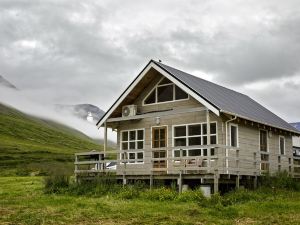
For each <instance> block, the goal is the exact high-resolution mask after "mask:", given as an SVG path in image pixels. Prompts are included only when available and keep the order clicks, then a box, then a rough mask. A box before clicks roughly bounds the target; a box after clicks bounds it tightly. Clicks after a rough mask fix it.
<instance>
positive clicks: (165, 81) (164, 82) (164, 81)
mask: <svg viewBox="0 0 300 225" xmlns="http://www.w3.org/2000/svg"><path fill="white" fill-rule="evenodd" d="M162 84H172V82H171V81H170V80H169V79H167V78H165V77H164V78H163V79H162V81H161V82H159V84H158V85H162Z"/></svg>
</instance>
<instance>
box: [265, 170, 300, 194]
mask: <svg viewBox="0 0 300 225" xmlns="http://www.w3.org/2000/svg"><path fill="white" fill-rule="evenodd" d="M261 185H262V186H263V187H268V188H278V189H287V190H295V191H300V183H299V181H297V180H295V179H293V178H292V177H291V176H290V175H289V174H288V172H287V171H283V172H277V173H276V174H274V175H270V174H266V175H265V176H263V177H262V179H261Z"/></svg>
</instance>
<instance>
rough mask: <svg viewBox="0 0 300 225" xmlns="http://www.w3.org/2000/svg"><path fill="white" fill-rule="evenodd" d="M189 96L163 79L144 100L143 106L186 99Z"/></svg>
mask: <svg viewBox="0 0 300 225" xmlns="http://www.w3.org/2000/svg"><path fill="white" fill-rule="evenodd" d="M188 98H189V96H188V94H187V93H185V92H184V91H183V90H181V89H180V88H179V87H177V86H176V85H175V84H174V83H172V82H171V81H170V80H168V79H167V78H163V79H162V80H161V81H160V82H159V83H158V84H157V85H156V86H155V88H154V89H153V90H152V92H151V93H150V94H149V95H148V96H147V97H146V99H145V100H144V104H145V105H149V104H155V103H162V102H172V101H178V100H185V99H188Z"/></svg>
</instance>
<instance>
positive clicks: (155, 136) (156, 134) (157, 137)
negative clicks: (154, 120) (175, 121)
mask: <svg viewBox="0 0 300 225" xmlns="http://www.w3.org/2000/svg"><path fill="white" fill-rule="evenodd" d="M154 140H159V129H155V128H154Z"/></svg>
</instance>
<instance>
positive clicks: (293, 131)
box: [220, 109, 300, 135]
mask: <svg viewBox="0 0 300 225" xmlns="http://www.w3.org/2000/svg"><path fill="white" fill-rule="evenodd" d="M220 112H221V113H226V114H230V115H232V116H236V117H239V118H241V119H245V120H249V121H252V122H255V123H260V124H263V125H266V126H269V127H274V128H277V129H281V130H284V131H288V132H292V133H294V134H298V135H300V131H295V130H289V129H286V128H282V127H279V126H275V125H272V124H268V123H264V122H261V121H258V120H253V119H250V118H248V117H245V116H241V115H239V114H236V113H232V112H228V111H225V110H222V109H221V110H220Z"/></svg>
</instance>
